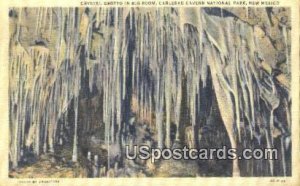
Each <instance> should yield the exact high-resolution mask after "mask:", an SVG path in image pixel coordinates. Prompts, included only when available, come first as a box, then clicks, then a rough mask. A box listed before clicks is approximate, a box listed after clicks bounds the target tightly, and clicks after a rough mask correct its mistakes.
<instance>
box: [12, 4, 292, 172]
mask: <svg viewBox="0 0 300 186" xmlns="http://www.w3.org/2000/svg"><path fill="white" fill-rule="evenodd" d="M173 9H174V10H173ZM173 9H170V8H161V9H156V8H149V9H147V10H146V9H137V8H121V7H118V8H116V7H115V8H96V9H92V8H37V9H35V11H36V13H35V14H36V15H37V16H36V18H35V19H33V21H32V22H33V23H32V24H33V25H34V26H33V27H34V28H33V30H34V32H35V36H32V37H33V38H34V43H33V44H32V45H30V46H29V47H28V48H25V47H27V46H26V45H24V44H23V43H22V40H20V37H24V36H23V35H22V34H20V30H21V23H22V21H24V20H21V17H22V15H24V14H23V13H22V11H23V10H22V9H20V10H19V14H20V16H19V18H18V21H17V22H16V23H15V24H16V25H15V27H16V30H17V32H16V34H14V35H13V36H12V37H13V38H11V43H10V49H11V51H14V52H11V53H10V71H11V75H10V87H9V90H10V123H11V125H10V126H11V128H10V132H11V134H12V135H11V138H10V161H11V162H12V163H13V167H17V166H18V161H19V160H20V158H21V157H20V152H21V151H22V149H23V148H30V147H34V152H35V153H36V154H37V155H39V154H40V147H41V146H43V152H44V153H47V152H54V151H55V145H56V143H57V141H56V140H55V139H57V136H59V138H61V136H62V135H64V134H63V130H67V129H66V128H69V129H70V128H72V129H74V133H73V135H72V136H73V138H72V139H73V156H72V160H73V161H77V160H78V148H79V146H78V140H79V139H78V137H79V134H78V133H79V132H80V131H78V128H79V126H81V125H85V124H83V123H79V118H78V117H79V115H80V114H79V112H80V110H79V107H80V105H79V101H80V99H81V96H84V95H80V92H81V91H82V92H85V91H86V92H87V91H89V92H88V93H89V94H90V95H89V96H91V95H92V93H94V92H98V93H99V95H100V94H101V100H100V102H101V104H102V105H101V106H102V116H101V119H102V120H103V123H104V125H105V127H104V128H105V129H104V130H105V132H104V133H105V134H104V135H105V136H104V139H105V144H106V146H107V151H108V157H110V156H113V153H115V152H114V151H113V149H112V145H114V144H122V143H129V142H128V141H126V140H127V139H126V138H125V136H124V135H125V134H124V133H122V132H124V130H125V129H124V128H125V127H126V125H128V123H129V116H128V115H129V114H131V112H133V111H132V110H133V109H131V108H127V107H128V104H131V106H132V107H134V106H136V107H137V108H138V109H136V111H135V112H137V113H135V114H136V115H137V117H138V118H139V119H141V120H142V121H143V122H144V121H145V122H150V124H151V123H152V122H153V123H155V127H154V128H155V132H156V136H157V139H155V140H157V146H158V147H159V148H164V147H165V146H166V147H172V140H171V124H172V123H175V125H176V128H177V130H176V134H175V139H176V140H178V141H179V140H182V141H184V140H183V139H180V134H179V130H181V127H182V128H184V127H187V126H188V127H190V126H192V129H193V130H194V131H193V134H194V136H193V138H194V139H193V142H194V143H195V144H196V143H197V140H198V139H197V135H198V132H199V131H198V128H199V127H201V126H202V125H205V123H201V122H204V121H203V120H201V119H200V118H199V115H200V113H201V111H203V109H206V108H205V107H203V108H202V103H203V102H205V99H207V98H206V97H205V95H202V90H203V89H205V88H209V87H207V86H208V85H209V83H210V81H211V83H212V85H211V86H212V90H213V91H214V92H213V93H212V94H213V95H215V97H216V102H217V107H218V109H219V111H220V115H221V118H222V121H223V123H224V125H225V128H226V132H227V133H228V136H229V139H230V142H231V146H232V147H237V143H238V142H241V141H242V139H241V138H242V136H241V131H242V127H247V128H249V130H250V133H251V138H253V137H255V135H256V134H255V131H254V128H255V127H262V125H260V124H257V123H258V119H257V118H258V115H259V114H260V115H261V117H262V118H261V120H262V121H268V127H269V129H268V130H269V131H267V135H266V139H267V140H269V141H268V145H267V146H268V147H272V146H273V137H272V130H273V129H274V127H276V125H275V123H274V122H275V116H274V113H275V110H276V109H277V108H279V107H281V106H280V103H279V100H281V99H282V100H284V101H283V102H284V107H285V110H286V112H287V113H286V117H287V122H288V127H287V128H289V129H290V120H291V113H290V108H289V107H290V97H288V98H285V97H284V95H280V93H279V91H278V90H277V87H276V83H277V82H275V80H274V77H273V76H272V68H273V67H272V65H270V64H268V63H270V61H268V60H269V59H272V58H271V57H270V56H269V55H266V54H267V53H266V52H265V51H262V49H261V48H260V47H261V46H260V45H261V43H262V42H263V41H266V38H263V39H261V38H259V36H260V35H259V34H262V33H263V32H264V31H263V30H262V29H261V28H260V27H258V26H251V25H249V24H247V23H245V21H241V20H238V19H236V18H233V17H230V16H225V11H224V10H223V9H221V14H222V16H215V15H209V14H208V13H207V12H206V11H204V9H198V8H187V9H184V8H182V9H181V8H180V9H176V8H173ZM251 10H252V9H251V8H250V9H249V10H247V13H248V12H251ZM248 19H250V18H248ZM47 23H49V25H48V26H47ZM267 26H270V25H269V23H267ZM44 32H46V33H44ZM43 34H46V35H47V37H46V40H45V41H44V43H43V42H41V43H39V40H43V39H45V38H44V37H45V36H43ZM281 34H282V37H283V42H284V45H285V48H284V49H285V56H286V64H287V66H288V68H289V65H290V64H289V63H290V54H289V53H290V52H289V48H288V47H289V28H288V27H285V26H282V33H281ZM54 35H55V37H53V36H54ZM262 40H263V41H262ZM23 45H24V46H23ZM132 46H134V47H132ZM266 69H267V70H266ZM265 71H267V72H265ZM289 73H290V72H289V71H288V72H287V74H288V75H289ZM87 74H88V76H89V77H87ZM288 75H287V76H288ZM84 78H87V79H88V86H87V87H88V90H83V89H84V88H83V87H82V84H83V83H85V81H84V82H82V80H83V79H84ZM275 78H276V77H275ZM287 79H288V78H287ZM208 82H209V83H208ZM279 83H280V82H279ZM128 85H129V86H130V87H127V86H128ZM201 85H202V86H201ZM209 86H210V85H209ZM185 87H186V90H184V89H185ZM283 87H284V89H287V91H289V87H288V83H287V84H285V85H284V86H283ZM133 99H134V100H136V102H134V101H132V100H133ZM185 99H186V100H187V103H185V104H186V106H187V107H188V108H187V109H188V113H189V116H188V118H189V119H190V120H189V121H185V122H187V123H181V120H182V118H181V111H182V109H185V108H184V107H185V105H183V101H184V100H185ZM211 99H212V98H211ZM261 100H262V101H263V102H264V103H262V102H261ZM71 103H73V105H71ZM99 104H100V103H99ZM134 104H136V105H134ZM262 104H266V105H267V112H266V113H259V114H258V112H259V111H256V110H257V109H256V108H262V107H263V105H262ZM70 108H73V109H74V115H75V116H74V123H70V122H69V121H68V113H69V111H68V110H69V109H70ZM125 109H129V111H126V112H124V110H125ZM43 112H44V114H43ZM152 113H153V114H152ZM28 114H29V115H30V116H28V117H27V120H26V119H25V118H26V117H24V115H28ZM173 116H174V117H173ZM205 117H208V116H205ZM246 121H247V122H248V123H249V124H247V126H246V125H245V126H244V125H242V124H241V123H247V122H246ZM59 122H63V123H62V124H61V123H59ZM88 123H89V122H88ZM27 127H28V129H27ZM87 128H88V127H87ZM69 129H68V130H69ZM122 130H123V131H122ZM25 131H28V132H25ZM122 135H123V136H122ZM268 135H269V136H268ZM121 139H123V140H121ZM237 139H239V140H237ZM59 141H60V139H59ZM59 143H60V142H59ZM48 147H49V148H48ZM120 148H121V147H120ZM282 151H285V149H283V150H282ZM283 153H284V152H283ZM110 163H111V162H110V158H108V169H109V168H110V166H111V165H110ZM112 163H114V162H112ZM269 164H270V168H271V169H273V167H272V166H273V164H272V162H269ZM282 166H283V167H285V166H286V165H285V164H284V163H283V165H282ZM234 171H237V172H238V165H237V161H234ZM271 172H273V171H271ZM284 172H286V169H284Z"/></svg>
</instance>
